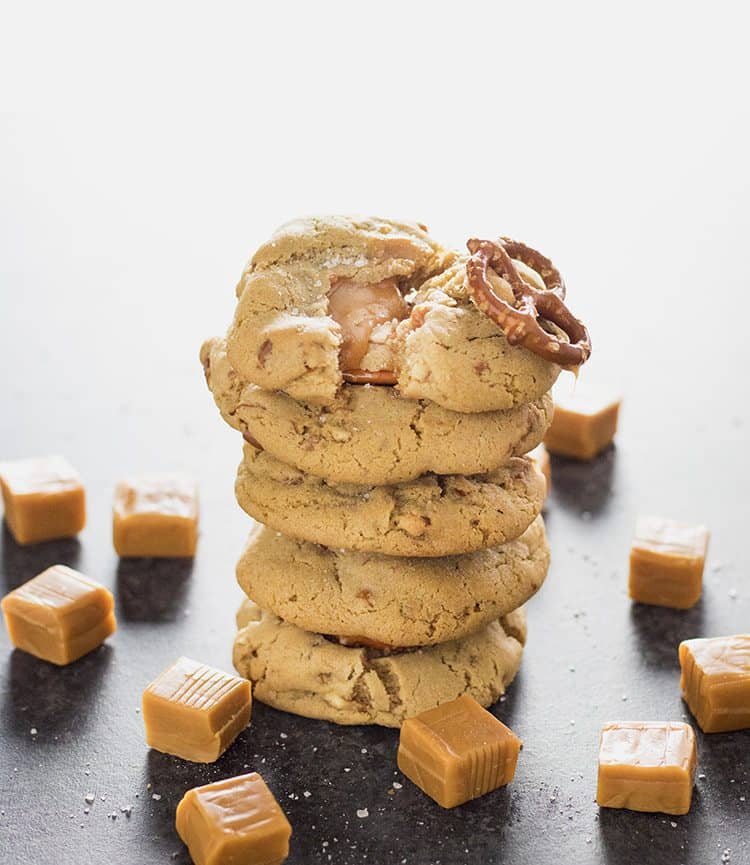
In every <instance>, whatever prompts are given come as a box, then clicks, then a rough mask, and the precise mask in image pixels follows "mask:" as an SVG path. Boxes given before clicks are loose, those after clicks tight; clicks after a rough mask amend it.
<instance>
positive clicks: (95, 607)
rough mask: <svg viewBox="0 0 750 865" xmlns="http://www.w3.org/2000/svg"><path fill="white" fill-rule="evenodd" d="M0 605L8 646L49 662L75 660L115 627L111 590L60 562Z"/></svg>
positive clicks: (98, 642) (97, 643) (95, 645)
mask: <svg viewBox="0 0 750 865" xmlns="http://www.w3.org/2000/svg"><path fill="white" fill-rule="evenodd" d="M2 607H3V613H4V615H5V624H6V625H7V628H8V633H9V634H10V639H11V642H12V643H13V645H14V646H15V647H16V648H18V649H23V650H24V651H25V652H29V653H30V654H32V655H36V657H37V658H42V660H44V661H51V662H52V663H53V664H60V665H62V664H69V663H70V662H71V661H75V660H77V659H78V658H80V657H81V656H82V655H85V654H87V653H88V652H90V651H91V650H92V649H95V648H96V647H97V646H98V645H100V644H101V643H102V642H103V641H104V640H106V639H107V637H108V636H110V634H113V633H114V632H115V630H116V628H117V623H116V621H115V615H114V612H113V611H114V598H113V597H112V595H111V593H110V592H108V591H107V590H106V589H105V588H104V587H103V586H100V585H99V584H98V583H96V582H94V581H93V580H90V579H88V577H84V576H83V574H79V573H78V571H74V570H72V568H67V567H65V565H54V566H53V567H51V568H47V570H46V571H43V572H42V573H41V574H39V576H38V577H34V579H33V580H29V582H28V583H24V585H22V586H19V587H18V588H17V589H15V590H14V591H12V592H11V593H10V594H9V595H6V596H5V597H4V598H3V601H2Z"/></svg>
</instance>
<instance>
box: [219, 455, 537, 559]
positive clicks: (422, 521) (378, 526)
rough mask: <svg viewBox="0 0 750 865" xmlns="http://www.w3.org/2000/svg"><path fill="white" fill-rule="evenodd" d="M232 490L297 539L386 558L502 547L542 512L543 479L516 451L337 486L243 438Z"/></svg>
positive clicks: (253, 514)
mask: <svg viewBox="0 0 750 865" xmlns="http://www.w3.org/2000/svg"><path fill="white" fill-rule="evenodd" d="M243 453H244V455H243V459H242V462H241V463H240V466H239V469H238V472H237V481H236V484H235V492H236V495H237V501H238V502H239V504H240V507H242V508H243V510H245V511H246V512H247V513H248V514H250V516H251V517H253V518H255V519H256V520H258V522H261V523H264V524H265V525H267V526H270V527H271V528H272V529H276V530H277V531H280V532H283V533H284V534H286V535H289V536H291V537H293V538H300V539H302V540H306V541H311V542H313V543H316V544H322V545H323V546H326V547H332V548H334V549H348V550H356V551H359V552H379V553H382V554H383V555H388V556H419V557H421V556H427V557H435V556H449V555H456V554H460V553H470V552H475V551H476V550H481V549H486V548H488V547H499V546H502V545H503V544H506V543H508V541H512V540H514V539H515V538H517V537H518V536H519V535H521V534H522V533H523V532H524V531H526V529H527V528H528V527H529V526H530V525H531V523H532V522H533V521H534V520H535V519H536V518H537V517H538V516H539V514H540V512H541V510H542V506H543V504H544V498H545V492H546V482H545V479H544V477H543V475H542V474H541V473H540V472H539V471H538V470H537V469H536V467H535V466H534V464H533V462H532V461H531V460H529V459H526V458H523V457H513V458H512V459H511V460H509V462H508V463H507V464H506V465H504V466H503V467H501V468H499V469H497V470H495V471H493V472H490V473H488V474H482V475H473V476H471V477H464V476H462V475H444V476H441V475H432V474H430V475H423V476H422V477H419V478H417V479H416V480H413V481H408V482H406V483H403V484H391V485H388V486H365V485H359V484H332V483H328V482H327V481H324V480H322V479H321V478H318V477H315V476H314V475H311V474H307V473H305V472H302V471H300V470H299V469H296V468H294V467H292V466H289V465H286V464H285V463H282V462H280V461H279V460H276V459H274V457H272V456H271V455H270V454H268V453H267V452H265V451H263V450H259V449H258V448H257V447H254V446H253V445H251V444H249V443H246V444H245V447H244V452H243Z"/></svg>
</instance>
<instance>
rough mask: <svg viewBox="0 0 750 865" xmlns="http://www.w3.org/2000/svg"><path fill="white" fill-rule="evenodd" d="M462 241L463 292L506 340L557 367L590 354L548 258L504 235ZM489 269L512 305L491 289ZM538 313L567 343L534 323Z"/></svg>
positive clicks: (583, 332)
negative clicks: (522, 267) (538, 284)
mask: <svg viewBox="0 0 750 865" xmlns="http://www.w3.org/2000/svg"><path fill="white" fill-rule="evenodd" d="M466 245H467V247H468V248H469V252H470V253H471V257H470V258H469V259H468V261H467V262H466V284H467V288H468V292H469V294H470V295H471V298H472V300H473V301H474V303H475V304H476V305H477V307H479V309H481V310H482V312H483V313H484V314H485V315H486V316H488V317H489V318H491V319H492V320H493V321H494V322H495V324H497V325H498V327H500V328H501V330H502V331H503V332H504V333H505V336H506V338H507V340H508V342H509V343H510V344H511V345H522V346H523V347H524V348H526V349H528V350H529V351H533V352H534V354H538V355H539V356H540V357H543V358H544V359H545V360H548V361H550V362H551V363H556V364H558V365H559V366H565V367H576V366H580V365H581V364H583V363H585V362H586V361H587V360H588V358H589V355H590V354H591V340H590V338H589V333H588V330H587V329H586V326H585V325H584V324H583V322H582V321H579V320H578V319H577V318H575V316H574V315H573V314H572V313H571V312H570V310H569V309H568V307H567V306H566V305H565V303H564V300H563V299H564V297H565V283H564V282H563V279H562V277H561V276H560V271H559V270H558V269H557V268H556V267H555V266H554V265H553V264H552V262H551V261H550V260H549V259H548V258H546V257H545V256H544V255H542V254H541V252H537V250H536V249H532V248H531V247H530V246H526V244H524V243H520V242H519V241H517V240H510V239H509V238H507V237H503V238H500V240H498V241H492V240H477V239H475V238H472V239H471V240H469V241H468V243H467V244H466ZM514 258H515V259H517V260H518V261H522V262H523V263H524V264H526V265H528V266H529V267H531V268H533V269H534V270H535V271H536V272H537V273H538V274H539V275H540V276H541V278H542V281H543V282H544V285H545V291H541V290H540V289H538V288H535V287H534V286H533V285H529V284H528V283H527V282H526V281H525V280H524V279H522V278H521V275H520V274H519V272H518V270H517V268H516V266H515V264H513V259H514ZM490 268H491V269H492V270H494V271H495V273H496V274H497V275H498V276H500V277H502V278H503V279H504V280H505V281H506V282H507V283H508V284H509V285H510V287H511V290H512V291H513V297H514V299H515V305H512V304H510V303H508V302H507V301H505V300H503V298H501V297H500V296H499V295H498V294H497V293H496V292H495V290H494V289H493V287H492V284H491V283H490V281H489V279H488V276H487V270H488V269H490ZM540 318H542V319H545V320H546V321H549V322H552V323H553V324H556V325H557V326H558V327H559V328H560V330H562V331H563V333H564V334H565V335H566V336H567V337H568V340H569V342H565V341H564V340H562V339H560V337H558V336H556V335H555V334H551V333H548V332H547V331H546V330H545V329H544V328H543V327H542V326H541V324H540V323H539V319H540Z"/></svg>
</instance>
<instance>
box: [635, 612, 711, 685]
mask: <svg viewBox="0 0 750 865" xmlns="http://www.w3.org/2000/svg"><path fill="white" fill-rule="evenodd" d="M630 625H631V628H632V630H633V633H634V634H635V638H636V642H637V644H638V653H639V657H640V659H641V660H642V662H643V663H644V664H645V666H647V667H649V668H651V669H658V670H679V669H680V662H679V659H678V656H677V648H678V646H679V645H680V643H681V642H682V641H683V640H689V639H692V638H693V637H698V636H701V635H702V634H703V599H701V600H700V601H698V603H697V604H696V605H695V606H694V607H692V608H691V609H689V610H673V609H670V608H669V607H656V606H652V605H650V604H637V603H633V604H632V605H631V607H630Z"/></svg>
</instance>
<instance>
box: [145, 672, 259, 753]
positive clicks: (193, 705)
mask: <svg viewBox="0 0 750 865" xmlns="http://www.w3.org/2000/svg"><path fill="white" fill-rule="evenodd" d="M251 705H252V697H251V693H250V682H248V681H247V679H240V678H238V677H237V676H230V675H229V674H228V673H222V672H221V670H215V669H214V668H213V667H208V666H206V665H205V664H201V663H199V662H198V661H193V660H191V659H190V658H178V659H177V660H176V661H175V662H174V664H172V666H171V667H167V669H166V670H164V672H163V673H161V675H160V676H158V678H156V679H154V681H153V682H152V683H151V684H150V685H149V686H148V687H147V688H146V690H145V691H144V692H143V705H142V714H143V722H144V724H145V725H146V742H147V743H148V745H149V747H151V748H155V749H156V750H157V751H163V752H164V753H165V754H174V756H175V757H182V759H183V760H192V761H193V762H194V763H213V761H214V760H218V759H219V757H221V755H222V754H223V753H224V751H226V749H227V748H228V747H229V746H230V745H231V744H232V742H234V740H235V739H236V738H237V736H238V735H239V734H240V733H241V732H242V731H243V730H244V729H245V727H247V725H248V723H249V722H250V710H251Z"/></svg>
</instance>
